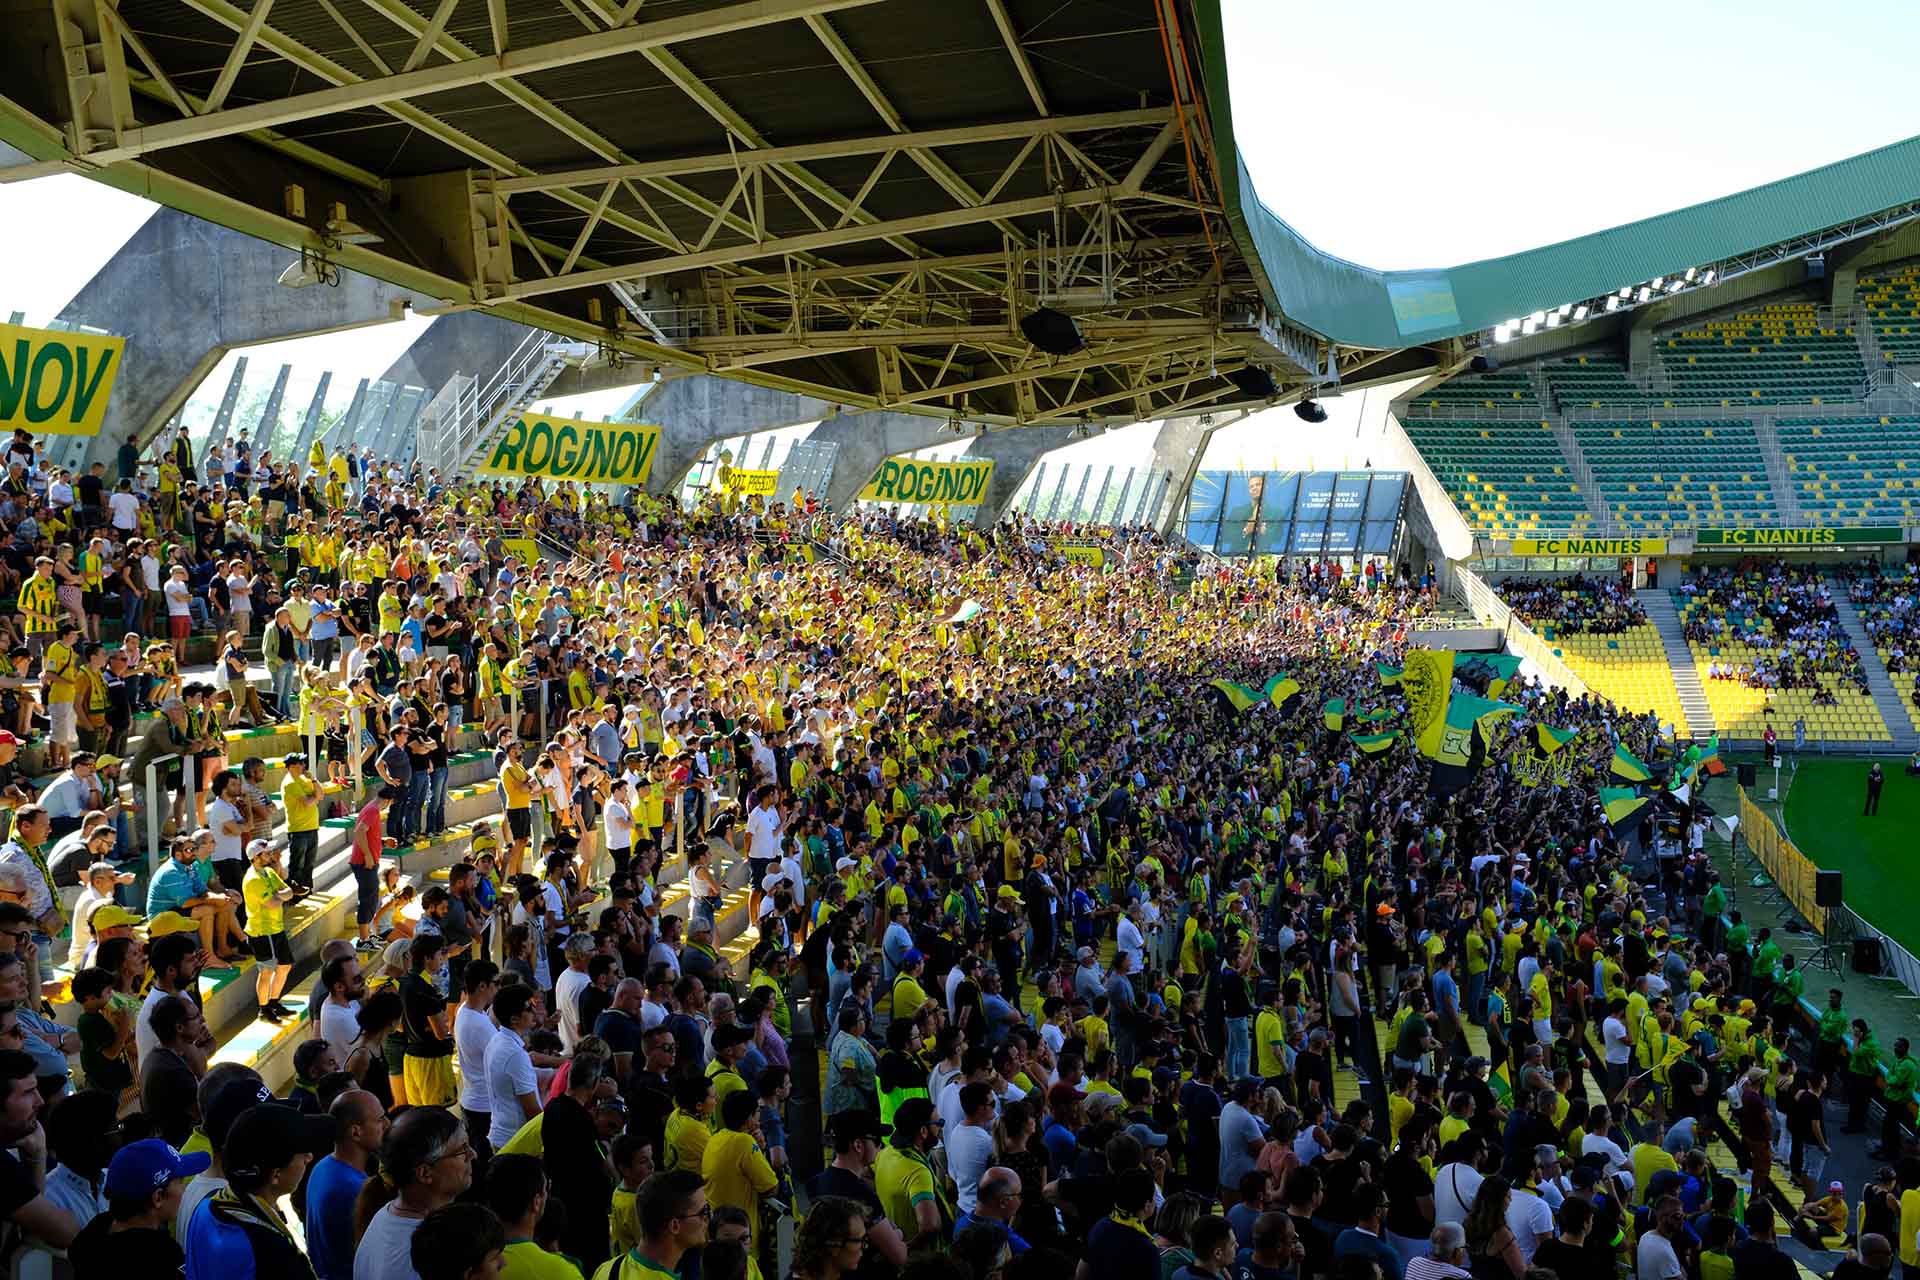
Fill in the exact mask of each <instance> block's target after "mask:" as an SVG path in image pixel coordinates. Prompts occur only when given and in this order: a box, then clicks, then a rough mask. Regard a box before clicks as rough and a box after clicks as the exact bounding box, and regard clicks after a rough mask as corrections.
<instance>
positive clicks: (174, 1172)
mask: <svg viewBox="0 0 1920 1280" xmlns="http://www.w3.org/2000/svg"><path fill="white" fill-rule="evenodd" d="M211 1163H213V1158H212V1157H211V1156H209V1155H206V1154H204V1153H199V1154H195V1155H182V1154H181V1153H180V1152H178V1151H176V1150H174V1149H173V1147H171V1146H170V1145H168V1144H167V1143H166V1142H165V1141H164V1140H162V1139H160V1138H143V1139H142V1140H140V1141H139V1142H130V1143H128V1144H127V1145H126V1146H124V1147H122V1148H120V1150H118V1151H116V1152H114V1154H113V1160H112V1161H111V1162H110V1163H109V1164H108V1165H107V1176H106V1181H105V1183H104V1187H103V1189H104V1190H105V1191H106V1195H107V1211H106V1212H105V1213H102V1214H100V1215H99V1216H97V1217H96V1218H94V1219H93V1221H91V1222H89V1223H87V1224H86V1225H85V1226H84V1227H82V1228H81V1230H80V1234H79V1235H77V1236H75V1237H74V1238H73V1243H72V1244H71V1245H69V1246H67V1260H68V1262H70V1263H71V1264H72V1266H73V1274H74V1280H95V1277H100V1278H101V1280H121V1278H122V1277H125V1276H127V1275H174V1274H177V1273H178V1272H179V1271H180V1269H181V1267H182V1266H183V1265H185V1263H186V1260H187V1255H186V1254H185V1253H184V1252H182V1250H181V1248H180V1246H179V1245H178V1244H176V1243H175V1242H174V1239H173V1233H172V1232H171V1231H170V1230H168V1225H169V1224H170V1223H171V1222H172V1221H173V1215H174V1212H175V1210H177V1209H178V1208H179V1207H180V1195H181V1192H182V1191H184V1190H185V1188H186V1185H187V1179H188V1178H191V1177H193V1176H194V1175H195V1174H198V1173H205V1172H206V1170H207V1166H208V1165H210V1164H211Z"/></svg>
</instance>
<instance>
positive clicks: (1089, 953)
mask: <svg viewBox="0 0 1920 1280" xmlns="http://www.w3.org/2000/svg"><path fill="white" fill-rule="evenodd" d="M1073 958H1074V959H1076V960H1091V959H1093V948H1092V947H1081V948H1080V949H1079V950H1078V951H1076V952H1074V953H1073Z"/></svg>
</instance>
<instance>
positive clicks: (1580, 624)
mask: <svg viewBox="0 0 1920 1280" xmlns="http://www.w3.org/2000/svg"><path fill="white" fill-rule="evenodd" d="M1500 598H1501V599H1502V600H1504V601H1506V602H1507V604H1508V605H1509V606H1511V607H1512V608H1513V610H1514V612H1516V613H1518V614H1519V615H1520V616H1521V617H1523V618H1525V619H1526V620H1527V621H1528V622H1529V623H1534V624H1542V623H1544V624H1546V625H1547V626H1550V627H1552V628H1554V629H1555V630H1556V631H1558V632H1559V633H1561V634H1563V635H1578V634H1580V633H1581V632H1583V631H1584V632H1588V633H1591V634H1594V635H1619V634H1620V633H1621V632H1623V631H1626V630H1629V629H1630V628H1633V627H1637V626H1639V625H1640V624H1641V623H1643V622H1645V621H1646V620H1647V612H1646V610H1645V609H1643V608H1641V606H1640V602H1639V601H1638V600H1636V599H1634V598H1633V587H1632V586H1631V584H1629V583H1628V582H1627V581H1626V580H1625V579H1623V578H1593V577H1588V576H1587V575H1585V574H1579V573H1576V574H1573V575H1571V576H1570V577H1566V578H1551V579H1542V578H1508V579H1506V580H1505V581H1504V582H1502V583H1501V584H1500Z"/></svg>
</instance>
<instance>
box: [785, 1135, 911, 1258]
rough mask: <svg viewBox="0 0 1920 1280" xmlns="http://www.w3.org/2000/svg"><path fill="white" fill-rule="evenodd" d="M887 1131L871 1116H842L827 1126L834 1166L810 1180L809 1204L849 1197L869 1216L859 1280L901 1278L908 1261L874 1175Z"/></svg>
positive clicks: (808, 1188)
mask: <svg viewBox="0 0 1920 1280" xmlns="http://www.w3.org/2000/svg"><path fill="white" fill-rule="evenodd" d="M885 1136H886V1126H885V1125H883V1124H881V1123H880V1120H879V1117H877V1116H875V1115H874V1114H873V1112H871V1111H866V1110H854V1111H841V1112H837V1113H835V1114H834V1115H833V1116H832V1117H831V1118H830V1119H829V1120H828V1121H827V1139H828V1140H829V1141H830V1142H832V1143H833V1163H832V1164H830V1165H828V1166H827V1167H826V1168H824V1169H822V1170H821V1171H820V1172H819V1173H816V1174H814V1175H813V1177H811V1178H809V1179H807V1198H808V1199H809V1200H811V1201H815V1202H817V1201H818V1200H819V1199H820V1197H821V1196H845V1197H846V1198H847V1199H849V1200H852V1201H853V1202H854V1203H856V1204H858V1205H859V1206H860V1208H861V1210H862V1211H863V1212H865V1214H866V1216H867V1240H868V1244H867V1251H866V1252H865V1253H864V1254H862V1255H861V1258H860V1266H859V1267H858V1268H857V1269H855V1271H854V1272H853V1280H880V1278H881V1277H886V1276H892V1275H895V1274H897V1273H898V1269H899V1267H900V1265H901V1264H902V1263H904V1262H906V1260H907V1245H906V1241H905V1240H904V1239H903V1238H902V1237H901V1235H900V1229H899V1228H898V1227H896V1226H894V1225H893V1224H892V1223H891V1222H888V1221H887V1215H886V1213H885V1211H884V1210H882V1208H881V1207H880V1197H879V1195H877V1194H876V1193H875V1192H874V1189H873V1179H872V1176H871V1174H870V1172H869V1171H870V1170H871V1169H872V1168H873V1162H874V1161H875V1160H877V1159H878V1158H879V1156H880V1144H881V1142H882V1140H883V1139H884V1138H885Z"/></svg>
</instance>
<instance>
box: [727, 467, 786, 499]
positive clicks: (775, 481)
mask: <svg viewBox="0 0 1920 1280" xmlns="http://www.w3.org/2000/svg"><path fill="white" fill-rule="evenodd" d="M732 486H733V491H734V492H735V493H737V494H739V495H740V496H741V497H743V498H748V497H753V496H755V495H758V496H760V497H762V498H771V497H773V496H774V494H775V493H776V492H778V491H779V488H780V473H779V472H778V471H736V472H734V473H733V478H732Z"/></svg>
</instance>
